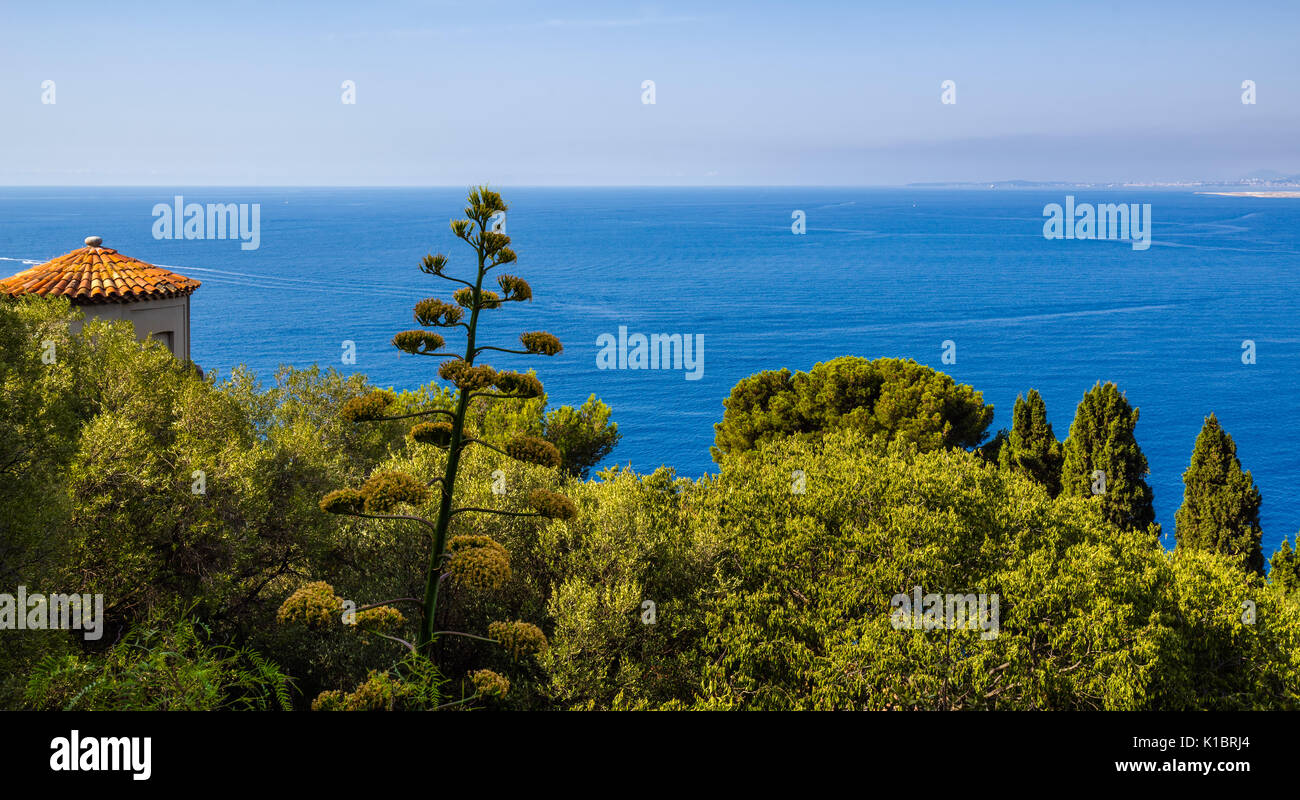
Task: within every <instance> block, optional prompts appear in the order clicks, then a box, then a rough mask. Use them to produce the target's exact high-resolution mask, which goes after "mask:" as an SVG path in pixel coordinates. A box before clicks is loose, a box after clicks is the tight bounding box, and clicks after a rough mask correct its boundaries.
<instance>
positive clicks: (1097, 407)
mask: <svg viewBox="0 0 1300 800" xmlns="http://www.w3.org/2000/svg"><path fill="white" fill-rule="evenodd" d="M1137 422H1138V409H1136V408H1134V407H1132V406H1130V405H1129V403H1128V399H1127V398H1125V397H1124V395H1123V393H1121V392H1120V390H1119V387H1117V386H1116V385H1115V384H1113V383H1107V384H1105V385H1103V384H1102V383H1101V382H1100V381H1098V382H1097V384H1096V385H1094V386H1093V387H1092V388H1091V389H1089V390H1088V391H1087V392H1086V393H1084V395H1083V399H1082V400H1080V401H1079V407H1078V409H1076V410H1075V412H1074V422H1072V423H1071V424H1070V435H1069V438H1067V439H1066V440H1065V448H1064V449H1065V460H1064V463H1063V464H1062V467H1061V493H1062V494H1064V495H1066V496H1071V497H1097V498H1099V500H1100V502H1101V504H1102V507H1103V509H1104V513H1105V515H1106V518H1107V519H1109V520H1110V521H1111V522H1113V523H1115V524H1116V525H1119V526H1121V527H1124V528H1131V529H1136V530H1144V529H1146V528H1147V527H1148V526H1150V525H1151V524H1152V523H1153V522H1155V518H1156V514H1155V509H1154V507H1153V506H1152V492H1151V487H1150V486H1148V485H1147V482H1146V476H1147V475H1149V474H1150V472H1151V471H1150V470H1149V469H1148V468H1147V458H1146V456H1145V455H1143V454H1142V448H1140V447H1138V443H1137V439H1136V438H1135V437H1134V435H1133V429H1134V428H1136V427H1137Z"/></svg>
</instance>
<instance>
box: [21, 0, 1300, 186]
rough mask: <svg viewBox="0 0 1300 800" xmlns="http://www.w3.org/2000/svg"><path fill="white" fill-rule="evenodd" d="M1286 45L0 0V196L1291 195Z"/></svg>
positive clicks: (955, 17)
mask: <svg viewBox="0 0 1300 800" xmlns="http://www.w3.org/2000/svg"><path fill="white" fill-rule="evenodd" d="M1298 34H1300V2H1296V1H1295V0H1284V1H1279V2H1254V1H1252V0H1239V1H1237V2H1230V3H1229V2H1223V1H1222V0H1216V1H1215V2H1197V1H1194V2H1130V3H1120V2H1107V1H1106V0H1089V2H1078V3H1060V2H1046V1H1044V2H1039V3H1029V2H1020V1H1019V0H1004V1H1002V2H970V0H957V1H956V2H942V1H939V0H906V1H899V0H895V1H893V2H888V3H876V2H818V1H816V0H810V1H803V2H764V1H763V0H748V1H746V2H717V3H707V2H694V3H686V2H661V3H655V4H643V3H619V2H608V1H607V2H588V3H573V2H524V1H515V2H508V1H505V0H477V1H476V2H473V3H453V2H383V1H382V0H373V1H372V2H365V3H358V2H346V3H344V2H333V1H332V0H316V1H315V2H310V3H306V2H303V3H297V2H295V3H288V2H285V3H271V2H266V1H265V0H259V2H245V1H244V0H224V1H223V2H219V3H185V4H182V3H138V2H130V0H122V1H121V2H114V3H113V4H111V5H109V4H104V3H102V2H96V3H59V2H43V3H31V2H18V1H17V0H0V42H2V44H0V107H3V109H4V114H3V116H2V117H0V185H160V186H209V185H238V186H288V185H294V186H297V185H302V186H308V185H335V186H357V185H361V186H385V185H419V186H429V185H460V186H463V185H468V184H474V183H480V182H483V181H491V182H492V183H494V184H496V185H515V186H520V185H554V186H564V185H580V186H597V185H700V186H710V185H858V186H872V185H899V184H905V183H910V182H929V181H993V180H1012V179H1023V180H1068V181H1177V180H1193V179H1207V180H1225V179H1235V178H1239V177H1243V176H1248V175H1256V174H1268V173H1282V174H1288V175H1290V174H1300V47H1298V46H1297V44H1296V42H1297V39H1298V38H1300V37H1298ZM647 80H650V81H654V94H655V98H654V99H655V102H654V103H653V104H648V103H644V102H643V98H644V91H643V88H642V86H643V83H644V82H645V81H647ZM1245 80H1252V81H1254V82H1255V85H1256V103H1255V104H1253V105H1247V104H1243V103H1242V102H1241V97H1242V92H1243V90H1242V88H1241V85H1242V82H1243V81H1245ZM46 81H53V87H54V96H53V99H54V102H53V103H48V102H43V100H47V99H49V97H48V91H47V89H44V88H42V87H43V84H44V82H46ZM344 81H352V82H354V84H355V87H356V88H355V103H351V104H349V103H344V102H342V101H343V94H344V90H343V88H342V85H343V82H344ZM944 81H953V82H954V84H955V87H956V91H955V98H956V102H955V103H951V104H945V103H943V102H942V97H941V95H942V93H943V90H942V88H941V87H942V84H943V82H944Z"/></svg>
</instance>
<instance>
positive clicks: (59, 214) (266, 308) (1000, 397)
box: [0, 187, 1300, 556]
mask: <svg viewBox="0 0 1300 800" xmlns="http://www.w3.org/2000/svg"><path fill="white" fill-rule="evenodd" d="M503 191H504V194H505V196H506V199H507V200H508V201H509V202H510V204H511V210H510V213H509V216H508V220H507V231H508V233H509V234H510V236H511V237H512V239H513V246H514V248H515V250H516V251H517V252H518V253H519V262H518V264H517V265H515V267H514V269H512V270H511V271H512V272H514V273H516V274H518V275H520V276H522V277H524V278H525V279H527V280H528V281H529V282H530V283H531V284H532V287H533V293H534V297H535V300H534V302H532V303H531V304H520V305H510V306H507V308H506V310H503V311H499V312H494V313H493V314H491V315H490V316H489V317H488V322H487V325H486V327H485V328H484V329H483V330H484V331H485V332H484V333H483V334H482V336H483V337H484V338H485V340H486V342H487V343H492V344H499V345H501V346H506V347H510V346H513V345H515V344H516V341H517V338H516V337H517V335H518V333H519V332H521V331H525V330H539V329H545V330H549V331H551V332H552V333H554V334H556V335H557V336H559V337H560V339H561V340H562V341H563V342H564V344H565V351H564V353H563V354H562V355H561V356H558V357H556V358H553V359H542V358H532V359H528V358H522V357H514V356H506V357H502V358H497V359H492V360H491V363H493V364H494V365H495V366H498V367H515V368H519V367H523V368H527V367H529V366H531V367H536V368H537V370H538V374H539V377H541V378H542V380H543V382H544V383H545V385H546V388H547V391H548V393H549V395H550V398H551V402H552V403H553V404H578V403H581V402H582V401H583V400H585V399H586V398H587V396H588V395H590V394H592V393H594V394H596V395H597V396H598V397H600V398H601V399H603V400H604V401H605V402H607V403H608V404H609V405H610V406H612V408H613V411H614V419H615V421H616V422H617V423H618V425H619V429H620V430H621V431H622V433H623V440H622V443H621V444H620V445H619V447H618V449H617V450H616V451H615V453H614V456H613V458H612V459H611V461H616V462H618V463H621V464H627V463H630V464H631V465H632V466H633V467H634V468H636V469H637V470H640V471H650V470H653V469H654V468H655V467H658V466H659V465H661V464H666V465H669V466H671V467H673V468H675V469H676V470H677V472H678V473H679V474H681V475H686V476H692V477H695V476H699V475H701V474H703V473H706V472H709V471H713V470H714V469H716V467H715V465H714V464H713V462H712V461H711V459H710V456H709V445H710V444H711V443H712V441H713V424H714V423H715V422H717V421H719V420H720V419H721V418H722V411H723V407H722V400H723V398H725V397H726V396H727V394H728V392H729V390H730V389H731V387H732V385H733V384H735V382H736V381H737V380H739V379H740V378H743V377H745V376H747V375H750V374H752V373H754V372H757V371H760V370H765V369H776V368H780V367H789V368H790V369H792V370H799V369H808V368H809V367H811V366H812V365H813V364H814V363H816V362H818V361H822V360H826V359H830V358H834V357H836V356H841V355H848V354H851V355H858V356H864V357H868V358H874V357H878V356H896V357H910V358H914V359H916V360H917V361H920V362H921V363H924V364H928V365H930V366H932V367H935V368H936V369H941V370H943V371H945V372H947V373H949V374H951V375H952V376H953V377H955V378H956V379H957V380H958V381H961V382H963V383H969V384H971V385H972V386H974V387H975V388H977V389H979V390H980V391H982V392H983V394H984V398H985V401H986V402H991V403H993V404H994V405H995V406H996V408H997V415H996V419H995V422H994V424H993V426H991V428H990V433H991V432H993V431H995V430H996V429H997V428H999V427H1008V426H1009V425H1010V422H1011V419H1010V417H1011V409H1012V405H1013V404H1014V402H1015V399H1016V395H1017V394H1020V393H1023V392H1025V391H1027V390H1028V389H1030V388H1036V389H1038V390H1039V391H1040V392H1041V393H1042V395H1043V397H1044V399H1045V400H1046V402H1047V409H1048V415H1049V418H1050V420H1051V422H1052V424H1053V426H1054V427H1055V429H1056V433H1057V436H1058V437H1059V438H1062V439H1064V438H1065V436H1066V434H1067V432H1068V430H1069V425H1070V421H1071V419H1072V418H1073V415H1074V409H1075V405H1076V404H1077V403H1078V401H1079V399H1080V397H1081V396H1082V394H1083V393H1084V392H1085V391H1086V390H1087V389H1088V388H1089V387H1091V386H1092V385H1093V384H1094V383H1095V382H1096V381H1098V380H1101V381H1115V382H1116V383H1117V384H1119V386H1120V388H1121V389H1123V390H1124V391H1125V392H1126V393H1127V395H1128V399H1129V400H1130V402H1132V403H1133V404H1134V405H1136V406H1138V407H1139V408H1140V409H1141V421H1140V423H1139V424H1138V428H1137V436H1138V441H1139V443H1140V444H1141V446H1142V448H1143V450H1144V452H1145V453H1146V456H1147V459H1148V461H1149V463H1150V467H1151V476H1150V482H1151V485H1152V486H1153V488H1154V490H1155V501H1156V510H1157V516H1158V520H1159V521H1160V523H1161V524H1162V525H1163V526H1164V528H1165V532H1166V537H1167V538H1166V543H1167V544H1169V545H1172V543H1173V527H1174V511H1175V510H1176V509H1177V507H1178V505H1179V504H1180V503H1181V500H1182V478H1181V475H1182V472H1183V470H1184V469H1186V467H1187V464H1188V459H1189V457H1190V454H1191V450H1192V445H1193V442H1194V441H1195V439H1196V435H1197V432H1198V431H1199V430H1200V427H1201V423H1202V421H1203V418H1204V417H1205V415H1207V414H1209V413H1210V412H1214V413H1216V414H1217V415H1218V416H1219V419H1220V420H1221V421H1222V423H1223V425H1224V427H1225V428H1226V429H1227V430H1228V432H1229V433H1231V434H1232V436H1233V437H1234V439H1235V440H1236V442H1237V445H1238V454H1239V456H1240V457H1241V460H1242V461H1243V463H1244V465H1245V466H1246V468H1247V469H1249V470H1251V471H1252V472H1253V474H1254V478H1255V481H1256V483H1257V485H1258V486H1259V488H1260V491H1261V492H1262V493H1263V496H1264V506H1263V526H1264V544H1265V554H1266V556H1267V555H1269V554H1271V553H1272V551H1273V550H1274V549H1275V548H1276V547H1277V545H1278V544H1279V543H1280V541H1281V539H1282V538H1283V537H1289V536H1291V535H1293V534H1294V533H1295V532H1296V531H1297V529H1298V528H1300V504H1297V503H1296V502H1295V500H1296V492H1295V487H1296V486H1297V484H1298V483H1300V449H1298V448H1297V438H1298V437H1297V433H1296V430H1297V422H1298V421H1300V393H1297V391H1296V388H1297V375H1298V374H1300V291H1297V290H1298V289H1300V285H1298V284H1300V277H1298V276H1300V272H1298V271H1297V266H1298V265H1300V200H1290V199H1255V198H1242V197H1216V196H1209V195H1198V194H1194V193H1191V192H1175V191H1155V190H1150V191H1137V190H1131V191H1119V190H1105V191H1090V190H1075V191H1069V192H1067V191H1065V190H1054V191H1037V190H938V189H844V188H717V189H684V188H628V189H621V188H620V189H612V188H611V189H606V188H601V189H554V188H518V189H510V188H508V187H507V188H505V189H504V190H503ZM178 194H179V195H183V196H184V198H185V202H187V203H190V202H197V203H204V204H206V203H259V204H260V205H261V218H260V223H261V237H260V246H259V248H258V249H256V250H251V251H245V250H242V249H241V248H240V245H239V242H238V241H237V240H224V241H223V240H196V241H186V240H155V239H154V237H153V234H152V228H153V223H154V217H153V216H152V209H153V207H154V205H155V204H157V203H171V202H173V198H174V196H175V195H178ZM1066 194H1072V195H1074V196H1075V198H1076V201H1077V202H1078V203H1110V202H1116V203H1118V202H1127V203H1150V204H1151V205H1152V217H1153V221H1154V235H1153V244H1152V246H1151V248H1150V249H1149V250H1146V251H1135V250H1133V249H1132V248H1131V246H1130V244H1129V243H1128V242H1125V241H1080V240H1055V241H1049V240H1046V239H1044V237H1043V235H1042V228H1043V208H1044V206H1045V205H1046V204H1048V203H1063V202H1064V198H1065V195H1066ZM463 200H464V190H463V189H452V188H435V189H356V188H348V189H314V188H313V189H237V188H228V187H218V188H199V187H187V188H176V189H168V188H129V189H122V188H113V189H102V188H89V189H65V188H58V189H48V188H17V189H15V188H6V189H0V257H3V258H5V259H11V260H7V261H0V273H3V274H6V275H7V274H10V273H13V272H17V271H19V270H20V269H23V268H25V267H24V265H23V263H22V262H23V261H24V260H27V261H33V262H36V261H42V260H45V259H48V258H51V257H53V256H56V255H59V254H61V253H65V252H67V251H69V250H72V249H74V248H76V247H80V246H81V243H82V239H83V238H84V237H86V236H88V235H92V234H93V235H99V236H102V237H103V238H104V244H105V246H107V247H113V248H116V249H118V250H119V251H121V252H123V253H125V254H127V255H130V256H133V257H135V258H139V259H142V260H144V261H149V262H152V263H156V264H159V265H165V266H168V267H169V268H172V269H174V270H176V271H178V272H181V273H183V274H185V275H188V276H190V277H194V278H197V279H199V280H201V281H202V282H203V286H202V288H200V289H199V290H198V291H197V292H196V293H195V295H194V298H193V308H192V315H193V320H192V336H193V345H192V356H193V358H194V360H195V361H197V362H198V363H199V364H200V365H201V366H202V367H203V368H204V369H205V370H208V371H212V370H216V371H217V372H218V373H219V374H221V375H227V374H229V372H230V370H231V368H232V367H234V366H235V365H237V364H246V365H248V366H249V367H250V368H252V369H253V370H254V371H255V372H256V373H257V374H258V375H259V376H260V377H262V378H263V380H265V381H268V382H269V381H270V379H271V377H272V374H273V372H274V370H275V368H276V366H277V365H279V364H294V365H297V366H306V365H309V364H312V363H318V364H320V365H322V366H327V365H328V366H334V367H336V368H338V369H341V370H343V371H354V370H355V371H360V372H364V373H365V374H367V375H368V376H369V377H370V379H371V380H372V381H373V382H375V383H376V384H379V385H383V386H393V387H396V388H399V389H400V388H413V387H416V386H418V385H421V384H423V383H426V382H428V381H429V380H431V379H432V378H433V375H434V365H435V364H436V362H434V361H432V360H429V359H417V358H414V357H409V356H404V357H399V354H398V352H397V351H396V350H395V349H393V347H392V346H391V345H390V344H389V339H390V338H391V337H392V335H393V333H394V332H396V331H399V330H403V329H406V328H411V327H415V326H414V324H413V321H412V318H411V305H412V303H413V302H414V301H416V300H418V299H420V298H422V297H426V296H431V295H434V294H440V295H442V296H446V293H447V292H448V290H449V288H451V285H450V284H447V283H446V282H444V281H441V280H439V279H437V278H433V277H430V276H427V275H424V274H423V273H422V272H420V271H419V269H418V263H419V260H420V259H421V257H423V256H424V255H425V254H426V253H430V252H445V253H447V254H448V255H449V256H450V257H451V265H452V270H453V271H454V270H455V269H456V268H461V269H464V270H470V269H472V268H473V262H472V252H471V251H470V250H469V249H468V248H467V247H466V246H465V245H463V244H461V243H460V242H458V241H456V240H455V239H454V238H453V237H452V235H451V233H450V232H449V230H448V228H447V221H448V220H449V219H451V218H452V217H456V216H460V213H459V209H460V208H461V207H462V206H463ZM795 210H802V211H803V212H805V215H806V225H807V233H806V234H804V235H795V234H793V233H792V231H791V222H792V212H793V211H795ZM14 259H16V260H14ZM619 326H626V327H627V329H628V332H629V333H638V332H639V333H644V334H651V333H669V334H671V333H681V334H694V335H702V336H703V340H704V370H703V377H702V379H700V380H697V381H688V380H686V379H685V373H684V371H677V370H658V371H650V370H646V371H627V370H599V369H597V365H596V355H597V352H598V350H599V348H598V347H597V344H596V342H597V339H598V337H600V336H601V334H606V333H608V334H612V335H615V336H617V334H618V329H619ZM1246 339H1250V340H1253V341H1254V342H1255V343H1256V348H1257V363H1255V364H1253V365H1246V364H1243V363H1242V357H1241V356H1242V342H1243V340H1246ZM345 340H351V341H353V342H355V345H356V363H355V365H344V364H342V363H341V357H342V353H343V346H342V343H343V342H344V341H345ZM945 340H951V341H952V342H953V343H955V345H956V363H955V364H944V363H942V360H941V359H942V355H943V342H944V341H945Z"/></svg>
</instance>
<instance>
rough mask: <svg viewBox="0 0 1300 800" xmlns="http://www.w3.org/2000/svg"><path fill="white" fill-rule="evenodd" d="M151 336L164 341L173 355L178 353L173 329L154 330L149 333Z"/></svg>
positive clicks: (164, 344)
mask: <svg viewBox="0 0 1300 800" xmlns="http://www.w3.org/2000/svg"><path fill="white" fill-rule="evenodd" d="M149 338H150V339H157V340H158V341H160V342H162V343H163V346H164V347H166V348H167V350H168V351H169V352H170V353H171V354H172V355H176V345H175V342H174V336H173V334H172V332H171V331H154V332H153V333H151V334H149Z"/></svg>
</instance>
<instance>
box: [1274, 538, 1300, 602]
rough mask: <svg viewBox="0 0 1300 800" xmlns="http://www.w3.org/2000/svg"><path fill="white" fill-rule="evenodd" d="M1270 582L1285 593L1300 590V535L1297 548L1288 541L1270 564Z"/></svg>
mask: <svg viewBox="0 0 1300 800" xmlns="http://www.w3.org/2000/svg"><path fill="white" fill-rule="evenodd" d="M1268 580H1269V583H1272V584H1274V585H1276V586H1278V587H1280V588H1281V589H1282V591H1284V592H1293V591H1295V590H1296V589H1300V535H1297V536H1296V547H1294V548H1293V547H1292V546H1291V543H1290V542H1288V541H1287V540H1286V539H1283V540H1282V546H1281V547H1279V548H1278V549H1277V552H1276V553H1274V554H1273V558H1272V559H1270V560H1269V562H1268Z"/></svg>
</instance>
